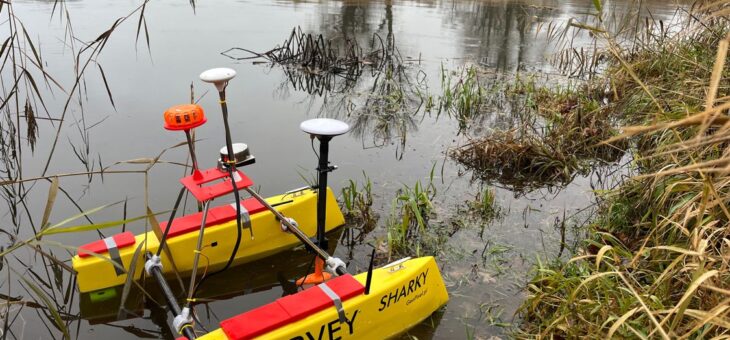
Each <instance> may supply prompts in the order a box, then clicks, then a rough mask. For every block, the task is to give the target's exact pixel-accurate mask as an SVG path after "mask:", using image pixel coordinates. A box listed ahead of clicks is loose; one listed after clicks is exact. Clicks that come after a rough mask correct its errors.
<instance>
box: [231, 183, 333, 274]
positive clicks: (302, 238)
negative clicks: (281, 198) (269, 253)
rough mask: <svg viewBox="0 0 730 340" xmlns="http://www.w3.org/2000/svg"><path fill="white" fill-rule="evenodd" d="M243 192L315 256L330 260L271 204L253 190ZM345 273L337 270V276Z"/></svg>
mask: <svg viewBox="0 0 730 340" xmlns="http://www.w3.org/2000/svg"><path fill="white" fill-rule="evenodd" d="M245 190H246V191H247V192H248V193H249V195H251V196H252V197H254V198H255V199H256V200H257V201H259V202H260V203H261V204H262V205H263V206H264V207H266V209H268V210H269V211H271V212H272V213H273V214H274V216H276V218H277V219H278V220H279V221H281V223H284V225H286V227H287V229H288V230H289V231H291V233H292V234H294V236H296V237H297V238H298V239H299V240H300V241H302V243H304V244H306V245H307V246H308V247H310V248H312V249H313V250H314V252H315V253H317V256H319V257H320V258H321V259H322V260H325V261H327V259H328V258H330V255H329V254H327V252H326V251H324V250H322V248H320V247H318V246H317V245H316V244H314V242H312V240H310V239H309V237H308V236H307V235H306V234H305V233H304V232H303V231H301V230H299V228H297V227H296V226H294V225H293V224H292V223H291V222H289V220H288V219H287V218H286V217H284V215H282V214H281V213H280V212H279V211H278V210H276V209H274V207H272V206H271V204H269V202H266V200H265V199H264V198H263V197H261V195H259V194H258V193H256V192H255V191H253V189H251V188H245ZM346 273H347V272H346V271H345V270H342V269H341V267H338V268H337V274H338V275H344V274H346Z"/></svg>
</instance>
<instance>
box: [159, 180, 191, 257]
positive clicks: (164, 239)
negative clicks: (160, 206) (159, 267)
mask: <svg viewBox="0 0 730 340" xmlns="http://www.w3.org/2000/svg"><path fill="white" fill-rule="evenodd" d="M184 193H185V187H182V188H180V192H179V193H178V194H177V200H175V206H174V207H173V208H172V212H171V213H170V219H169V220H167V226H166V228H165V230H164V231H163V232H162V237H161V238H160V247H159V248H157V254H156V255H157V256H160V254H162V249H163V248H165V246H166V242H167V234H168V233H169V232H170V229H172V221H174V220H175V214H177V208H178V207H179V206H180V201H181V200H182V197H183V194H184Z"/></svg>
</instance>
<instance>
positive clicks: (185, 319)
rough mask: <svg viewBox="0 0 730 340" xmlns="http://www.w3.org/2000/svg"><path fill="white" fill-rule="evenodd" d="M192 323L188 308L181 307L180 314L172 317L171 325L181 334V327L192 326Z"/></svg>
mask: <svg viewBox="0 0 730 340" xmlns="http://www.w3.org/2000/svg"><path fill="white" fill-rule="evenodd" d="M192 325H193V315H192V314H190V308H188V307H185V308H183V309H182V311H181V312H180V314H178V315H176V316H175V318H174V319H172V327H173V328H175V331H176V332H177V333H178V334H182V330H183V328H185V326H192Z"/></svg>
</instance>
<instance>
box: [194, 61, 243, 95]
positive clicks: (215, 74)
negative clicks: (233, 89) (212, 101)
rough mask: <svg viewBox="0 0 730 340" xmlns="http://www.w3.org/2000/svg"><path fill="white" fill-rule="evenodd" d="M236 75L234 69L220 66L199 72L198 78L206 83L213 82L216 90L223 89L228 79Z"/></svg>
mask: <svg viewBox="0 0 730 340" xmlns="http://www.w3.org/2000/svg"><path fill="white" fill-rule="evenodd" d="M235 76H236V70H234V69H230V68H225V67H220V68H212V69H210V70H207V71H205V72H203V73H201V74H200V80H202V81H204V82H206V83H213V84H215V87H216V88H217V89H218V92H221V91H223V88H225V86H226V84H227V83H228V81H229V80H231V79H233V77H235Z"/></svg>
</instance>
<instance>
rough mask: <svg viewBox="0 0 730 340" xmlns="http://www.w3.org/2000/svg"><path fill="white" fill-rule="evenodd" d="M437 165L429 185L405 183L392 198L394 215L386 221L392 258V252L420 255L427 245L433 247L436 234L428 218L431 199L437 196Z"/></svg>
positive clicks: (419, 182)
mask: <svg viewBox="0 0 730 340" xmlns="http://www.w3.org/2000/svg"><path fill="white" fill-rule="evenodd" d="M434 166H435V165H434ZM434 168H435V167H434ZM434 168H432V169H431V176H430V177H429V182H428V184H426V185H423V184H422V183H421V181H420V180H419V181H416V184H415V185H413V186H412V187H411V186H408V185H403V187H402V188H401V189H399V190H398V193H397V194H396V197H395V198H394V199H393V204H392V210H391V214H390V217H389V218H388V220H387V222H386V226H387V230H388V255H389V256H388V257H389V258H390V257H392V256H393V255H414V254H415V255H416V256H420V255H422V254H423V250H424V247H427V248H429V249H430V248H431V245H433V242H431V241H432V239H433V238H434V236H435V235H434V234H433V233H431V231H430V230H429V219H430V218H431V215H432V213H433V202H432V200H433V198H434V196H435V195H436V187H435V186H434V184H433V176H434Z"/></svg>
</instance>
